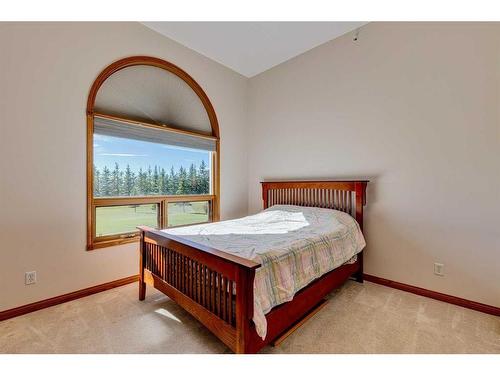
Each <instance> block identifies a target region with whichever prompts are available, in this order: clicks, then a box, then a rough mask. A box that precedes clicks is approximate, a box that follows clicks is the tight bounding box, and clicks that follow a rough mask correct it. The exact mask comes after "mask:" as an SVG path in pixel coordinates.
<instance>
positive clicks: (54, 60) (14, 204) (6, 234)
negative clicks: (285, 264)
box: [0, 23, 248, 311]
mask: <svg viewBox="0 0 500 375" xmlns="http://www.w3.org/2000/svg"><path fill="white" fill-rule="evenodd" d="M0 51H1V52H0V54H1V58H0V124H1V136H0V174H1V178H2V180H1V185H0V189H1V191H0V200H1V202H0V207H1V213H0V238H1V242H0V244H1V245H0V246H1V249H0V285H1V287H0V311H1V310H4V309H8V308H11V307H15V306H19V305H22V304H26V303H30V302H33V301H37V300H41V299H44V298H48V297H52V296H56V295H60V294H62V293H67V292H71V291H74V290H77V289H81V288H85V287H88V286H92V285H96V284H100V283H104V282H108V281H111V280H115V279H118V278H122V277H126V276H130V275H133V274H136V273H137V271H138V264H137V259H138V258H137V251H136V247H137V246H136V245H127V246H118V247H112V248H107V249H101V250H96V251H92V252H87V251H85V231H86V226H85V225H86V224H85V222H86V219H85V218H86V182H85V181H86V177H85V166H86V157H85V152H86V151H85V137H86V130H85V128H86V124H85V105H86V100H87V95H88V91H89V89H90V85H91V84H92V82H93V80H94V79H95V78H96V76H97V74H98V73H99V72H100V71H101V70H102V69H103V68H104V67H105V66H106V65H108V64H110V63H111V62H113V61H115V60H117V59H119V58H122V57H126V56H130V55H139V54H145V55H152V56H157V57H161V58H164V59H167V60H168V61H171V62H173V63H174V64H177V65H179V66H181V67H182V68H183V69H185V70H186V71H187V72H188V73H190V74H191V75H192V76H193V77H194V78H195V79H196V80H197V81H198V83H199V84H200V85H201V86H202V87H203V88H204V89H205V91H206V93H207V94H208V96H209V97H210V99H211V101H212V104H213V105H214V107H215V110H216V112H217V115H218V119H219V122H220V130H221V171H222V174H221V194H222V202H221V214H222V218H233V217H236V216H241V215H244V214H245V213H246V212H247V196H248V193H247V185H246V178H247V175H246V168H247V157H246V127H245V126H244V125H245V120H246V107H245V106H246V93H247V80H246V78H244V77H242V76H240V75H238V74H236V73H234V72H232V71H231V70H229V69H227V68H225V67H223V66H221V65H219V64H217V63H215V62H213V61H212V60H209V59H207V58H205V57H203V56H201V55H199V54H197V53H195V52H193V51H192V50H189V49H187V48H185V47H183V46H180V45H179V44H177V43H175V42H172V41H170V40H169V39H167V38H165V37H163V36H161V35H159V34H157V33H155V32H153V31H151V30H149V29H147V28H146V27H144V26H142V25H140V24H138V23H100V24H98V23H74V24H56V23H46V24H5V23H3V24H0ZM31 270H36V271H37V273H38V283H37V284H35V285H30V286H25V285H24V272H25V271H31Z"/></svg>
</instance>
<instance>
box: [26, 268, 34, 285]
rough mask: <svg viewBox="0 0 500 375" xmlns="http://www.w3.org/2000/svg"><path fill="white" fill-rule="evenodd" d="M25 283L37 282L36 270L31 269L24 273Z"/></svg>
mask: <svg viewBox="0 0 500 375" xmlns="http://www.w3.org/2000/svg"><path fill="white" fill-rule="evenodd" d="M24 284H25V285H30V284H36V271H30V272H26V273H25V274H24Z"/></svg>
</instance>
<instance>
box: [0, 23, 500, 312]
mask: <svg viewBox="0 0 500 375" xmlns="http://www.w3.org/2000/svg"><path fill="white" fill-rule="evenodd" d="M499 36H500V27H499V24H482V25H481V24H479V25H478V24H468V25H464V24H446V25H445V24H390V23H372V24H369V25H367V26H366V27H364V28H363V29H362V31H361V34H360V40H359V41H358V42H357V43H353V42H352V40H351V36H350V35H347V36H344V37H341V38H339V39H337V40H335V41H332V42H329V43H327V44H324V45H322V46H320V47H318V48H315V49H314V50H312V51H309V52H307V53H305V54H303V55H301V56H299V57H297V58H295V59H292V60H290V61H288V62H286V63H284V64H282V65H280V66H278V67H276V68H274V69H271V70H269V71H267V72H265V73H263V74H261V75H259V76H257V77H254V78H252V79H250V80H247V79H245V78H244V77H242V76H239V75H238V74H236V73H234V72H232V71H230V70H228V69H226V68H224V67H222V66H221V65H219V64H217V63H215V62H213V61H211V60H209V59H207V58H205V57H203V56H201V55H199V54H197V53H195V52H193V51H191V50H189V49H187V48H185V47H183V46H180V45H179V44H177V43H175V42H172V41H170V40H169V39H167V38H165V37H163V36H161V35H159V34H156V33H154V32H153V31H150V30H149V29H147V28H145V27H143V26H142V25H140V24H137V23H101V24H96V23H87V24H0V49H1V56H2V58H1V59H0V88H1V90H0V125H1V134H0V173H1V176H2V180H1V184H0V189H1V190H0V207H1V214H0V240H1V242H0V243H1V248H0V285H1V286H2V287H1V288H0V311H1V310H4V309H8V308H11V307H15V306H19V305H22V304H26V303H29V302H33V301H37V300H40V299H44V298H48V297H52V296H55V295H59V294H62V293H66V292H70V291H74V290H77V289H80V288H85V287H88V286H92V285H96V284H99V283H104V282H107V281H111V280H114V279H118V278H121V277H126V276H129V275H132V274H135V273H137V253H136V246H133V245H128V246H119V247H112V248H108V249H101V250H96V251H92V252H87V251H85V215H86V211H85V210H86V208H85V207H86V191H85V186H86V184H85V162H86V160H85V159H86V158H85V103H86V98H87V94H88V90H89V88H90V85H91V83H92V81H93V80H94V79H95V77H96V75H97V74H98V73H99V72H100V71H101V69H102V68H103V67H104V66H106V65H107V64H109V63H110V62H112V61H114V60H117V59H119V58H121V57H125V56H129V55H136V54H146V55H153V56H158V57H162V58H165V59H167V60H169V61H171V62H173V63H175V64H178V65H179V66H181V67H182V68H184V69H185V70H186V71H188V72H189V73H190V74H191V75H192V76H193V77H194V78H195V79H196V80H197V81H198V82H199V83H200V85H201V86H202V87H203V88H204V89H205V91H206V92H207V94H208V96H209V97H210V99H211V100H212V103H213V104H214V107H215V110H216V112H217V115H218V118H219V122H220V128H221V136H222V154H221V156H222V160H221V163H222V168H221V171H222V175H221V183H222V186H221V191H222V205H221V209H222V218H223V219H224V218H233V217H237V216H241V215H244V214H246V213H247V208H248V209H249V210H250V211H251V212H255V211H257V210H258V209H260V208H261V200H260V197H261V196H260V186H259V184H258V182H259V181H260V180H262V179H265V178H294V177H297V178H321V177H325V178H330V177H356V176H362V177H369V178H370V179H371V180H372V182H371V183H370V186H369V189H368V206H367V215H366V236H367V240H368V244H369V245H368V249H367V252H366V271H367V272H368V273H370V274H373V275H377V276H381V277H386V278H389V279H393V280H397V281H400V282H405V283H409V284H413V285H418V286H421V287H424V288H429V289H433V290H437V291H441V292H444V293H449V294H453V295H457V296H461V297H464V298H468V299H472V300H476V301H480V302H483V303H487V304H492V305H496V306H500V271H499V267H500V266H499V265H500V237H499V236H500V235H499V233H500V231H499V229H498V228H499V227H500V225H499V224H500V223H499V219H498V217H499V215H498V213H499V212H500V198H499V191H500V173H499V172H500V171H499V165H500V89H499V88H500V71H499V67H500V52H499V48H500V47H499V46H500V43H499V42H500V40H499ZM246 124H248V127H247V126H245V125H246ZM248 129H250V131H248ZM247 150H248V151H247ZM55 167H56V169H57V173H54V168H55ZM247 186H248V188H247ZM247 197H248V207H247ZM434 262H442V263H444V264H445V273H446V276H445V277H437V276H434V275H433V272H432V271H433V263H434ZM31 270H36V271H37V272H38V283H37V284H36V285H32V286H24V272H25V271H31Z"/></svg>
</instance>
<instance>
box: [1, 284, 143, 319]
mask: <svg viewBox="0 0 500 375" xmlns="http://www.w3.org/2000/svg"><path fill="white" fill-rule="evenodd" d="M138 280H139V275H134V276H129V277H125V278H123V279H119V280H114V281H110V282H109V283H104V284H100V285H95V286H91V287H89V288H85V289H80V290H77V291H75V292H71V293H67V294H63V295H60V296H57V297H52V298H48V299H44V300H42V301H38V302H33V303H30V304H28V305H24V306H19V307H15V308H13V309H9V310H4V311H0V321H2V320H6V319H10V318H14V317H16V316H19V315H24V314H28V313H30V312H33V311H37V310H41V309H45V308H46V307H50V306H55V305H59V304H61V303H64V302H69V301H73V300H75V299H78V298H83V297H87V296H90V295H91V294H95V293H100V292H104V291H105V290H109V289H113V288H117V287H119V286H123V285H127V284H130V283H133V282H136V281H138Z"/></svg>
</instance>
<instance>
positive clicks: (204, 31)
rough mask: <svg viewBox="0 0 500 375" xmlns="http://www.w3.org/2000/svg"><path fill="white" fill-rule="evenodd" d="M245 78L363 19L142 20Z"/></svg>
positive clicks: (297, 53)
mask: <svg viewBox="0 0 500 375" xmlns="http://www.w3.org/2000/svg"><path fill="white" fill-rule="evenodd" d="M143 24H144V25H145V26H147V27H149V28H151V29H153V30H155V31H157V32H159V33H161V34H163V35H165V36H167V37H169V38H171V39H173V40H175V41H177V42H179V43H181V44H183V45H185V46H186V47H188V48H191V49H193V50H195V51H197V52H199V53H201V54H203V55H205V56H207V57H209V58H211V59H212V60H215V61H217V62H219V63H221V64H222V65H225V66H227V67H228V68H231V69H233V70H235V71H237V72H238V73H240V74H243V75H244V76H246V77H252V76H254V75H257V74H259V73H262V72H263V71H265V70H267V69H270V68H272V67H273V66H276V65H278V64H281V63H282V62H284V61H286V60H289V59H291V58H292V57H295V56H297V55H300V54H301V53H303V52H306V51H308V50H310V49H311V48H314V47H316V46H319V45H320V44H323V43H325V42H327V41H329V40H332V39H335V38H337V37H339V36H341V35H343V34H345V33H348V32H349V31H352V30H354V29H356V28H358V27H361V26H363V25H364V24H366V22H143Z"/></svg>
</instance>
